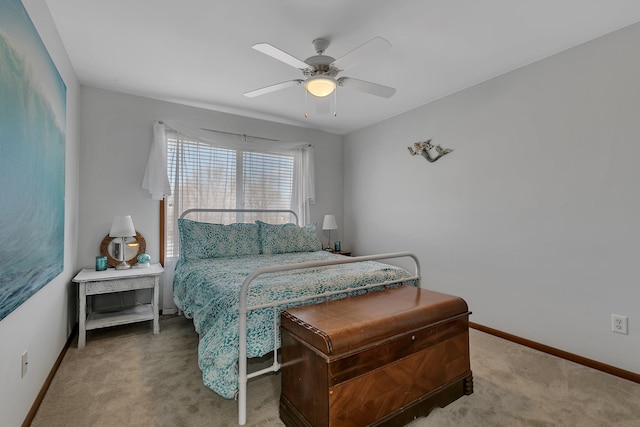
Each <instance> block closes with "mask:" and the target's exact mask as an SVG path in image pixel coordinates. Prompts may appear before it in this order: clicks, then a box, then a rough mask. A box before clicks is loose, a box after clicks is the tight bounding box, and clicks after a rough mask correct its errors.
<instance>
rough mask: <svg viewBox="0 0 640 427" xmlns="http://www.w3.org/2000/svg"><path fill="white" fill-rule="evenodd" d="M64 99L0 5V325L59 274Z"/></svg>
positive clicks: (41, 56)
mask: <svg viewBox="0 0 640 427" xmlns="http://www.w3.org/2000/svg"><path fill="white" fill-rule="evenodd" d="M66 92H67V89H66V86H65V84H64V81H63V80H62V78H61V77H60V74H59V73H58V70H57V69H56V66H55V64H54V63H53V61H52V59H51V57H50V56H49V53H48V52H47V49H46V47H45V46H44V44H43V42H42V40H41V39H40V37H39V35H38V32H37V31H36V29H35V27H34V25H33V23H32V22H31V19H30V18H29V15H28V14H27V12H26V10H25V9H24V6H23V5H22V3H21V2H20V0H0V320H2V319H4V318H5V317H6V316H8V315H9V314H10V313H11V312H12V311H14V310H15V309H16V308H17V307H19V306H20V305H21V304H22V303H24V302H25V301H26V300H27V299H28V298H29V297H31V296H32V295H33V294H34V293H36V292H37V291H38V290H39V289H41V288H42V287H43V286H45V285H46V284H47V283H49V282H50V281H51V280H52V279H53V278H55V277H56V276H57V275H58V274H60V273H61V272H62V270H63V266H64V265H63V264H64V186H65V182H64V181H65V176H64V172H65V134H66Z"/></svg>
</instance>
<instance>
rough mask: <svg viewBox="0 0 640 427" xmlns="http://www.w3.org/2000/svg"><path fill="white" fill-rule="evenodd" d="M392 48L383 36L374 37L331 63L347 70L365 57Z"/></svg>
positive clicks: (339, 68)
mask: <svg viewBox="0 0 640 427" xmlns="http://www.w3.org/2000/svg"><path fill="white" fill-rule="evenodd" d="M389 49H391V43H389V42H388V41H387V40H385V39H383V38H382V37H374V38H372V39H371V40H369V41H368V42H366V43H364V44H362V45H360V46H358V47H357V48H355V49H353V50H352V51H351V52H349V53H347V54H345V55H343V56H342V57H340V58H338V59H336V60H335V61H333V62H332V63H331V66H332V67H335V68H337V69H338V70H342V71H344V70H346V69H348V68H350V67H352V66H353V65H355V64H357V63H358V62H360V61H362V60H363V59H367V58H368V57H370V58H375V57H376V56H377V55H379V54H380V53H381V52H384V51H386V50H389Z"/></svg>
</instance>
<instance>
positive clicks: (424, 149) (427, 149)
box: [407, 139, 453, 163]
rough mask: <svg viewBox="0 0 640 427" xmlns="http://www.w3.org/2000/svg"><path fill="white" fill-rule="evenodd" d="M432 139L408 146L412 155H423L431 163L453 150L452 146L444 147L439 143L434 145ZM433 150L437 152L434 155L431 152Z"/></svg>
mask: <svg viewBox="0 0 640 427" xmlns="http://www.w3.org/2000/svg"><path fill="white" fill-rule="evenodd" d="M431 141H432V140H431V139H428V140H426V141H423V142H416V143H414V144H413V147H407V148H408V150H409V153H410V154H411V155H412V156H416V155H421V156H422V157H424V158H425V159H427V161H428V162H429V163H433V162H435V161H436V160H438V159H439V158H440V157H442V156H444V155H446V154H449V153H450V152H452V151H453V150H452V149H450V148H442V147H441V146H439V145H433V144H432V143H431ZM432 150H434V151H435V152H436V153H437V154H436V155H432V154H431V152H432Z"/></svg>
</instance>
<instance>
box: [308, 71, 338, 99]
mask: <svg viewBox="0 0 640 427" xmlns="http://www.w3.org/2000/svg"><path fill="white" fill-rule="evenodd" d="M304 87H305V88H306V89H307V90H308V91H309V93H310V94H311V95H313V96H316V97H318V98H324V97H325V96H329V95H331V94H332V93H333V91H334V90H335V89H336V81H335V80H334V79H333V78H331V77H326V76H322V75H318V76H313V77H309V78H308V79H307V81H306V83H305V84H304Z"/></svg>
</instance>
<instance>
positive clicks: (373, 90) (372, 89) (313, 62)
mask: <svg viewBox="0 0 640 427" xmlns="http://www.w3.org/2000/svg"><path fill="white" fill-rule="evenodd" d="M312 44H313V47H314V48H315V50H316V53H317V55H315V56H310V57H309V58H307V59H305V60H304V61H301V60H299V59H298V58H296V57H295V56H292V55H290V54H288V53H287V52H285V51H283V50H280V49H278V48H277V47H274V46H272V45H270V44H268V43H258V44H254V45H253V46H251V47H252V48H253V49H255V50H257V51H258V52H262V53H264V54H265V55H269V56H271V57H272V58H275V59H277V60H279V61H282V62H284V63H285V64H288V65H291V66H292V67H295V68H297V69H299V70H300V71H302V74H303V75H304V77H305V78H304V79H295V80H290V81H287V82H282V83H278V84H275V85H270V86H266V87H263V88H260V89H255V90H252V91H249V92H246V93H245V94H244V96H246V97H249V98H253V97H255V96H260V95H264V94H267V93H271V92H275V91H278V90H281V89H285V88H288V87H290V86H297V85H302V84H304V87H305V89H306V90H307V92H309V93H310V94H311V95H313V96H315V97H318V98H324V97H326V96H329V95H331V94H332V93H333V91H334V90H335V89H336V87H337V86H341V87H346V88H349V89H354V90H357V91H360V92H365V93H368V94H371V95H375V96H381V97H383V98H390V97H391V96H393V94H394V93H395V92H396V90H395V89H394V88H392V87H388V86H383V85H380V84H377V83H371V82H367V81H364V80H358V79H354V78H352V77H337V76H338V74H339V73H341V72H342V71H344V70H346V69H348V68H349V67H351V66H353V65H354V64H356V63H357V62H359V61H360V60H362V59H365V58H366V57H368V56H372V57H375V56H377V55H379V54H380V52H383V51H385V50H388V49H390V48H391V44H390V43H389V42H388V41H387V40H385V39H383V38H382V37H374V38H373V39H371V40H369V41H368V42H366V43H364V44H362V45H361V46H359V47H357V48H355V49H353V50H352V51H351V52H349V53H347V54H345V55H344V56H342V57H340V58H338V59H334V58H332V57H330V56H327V55H324V51H325V50H326V49H327V47H329V40H327V39H323V38H319V39H315V40H314V41H313V42H312Z"/></svg>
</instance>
